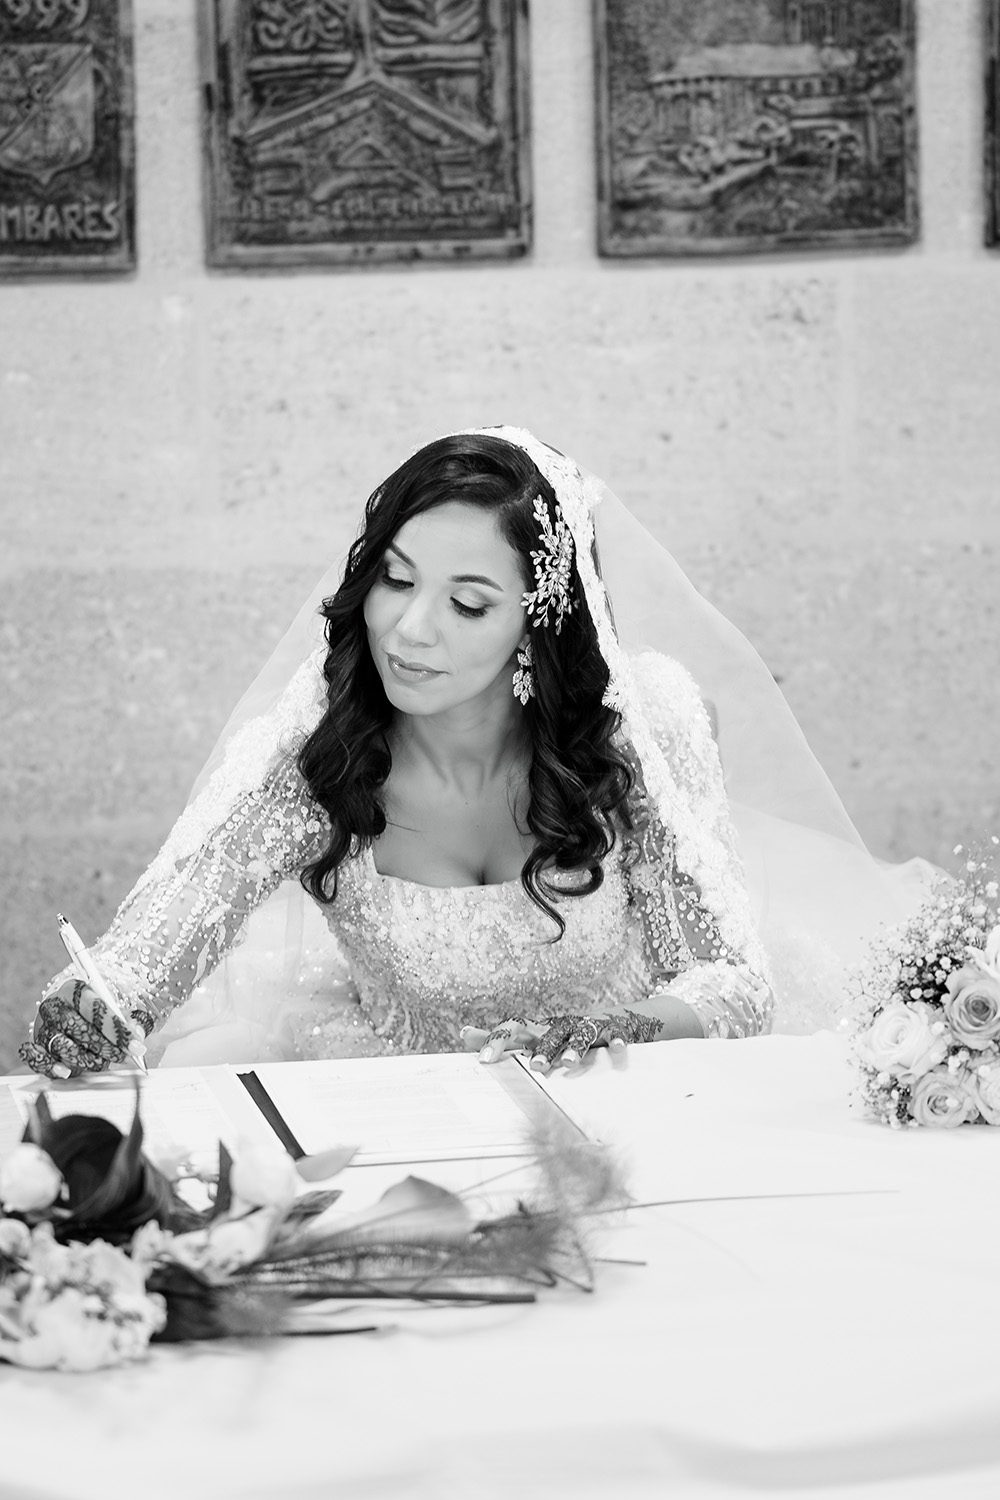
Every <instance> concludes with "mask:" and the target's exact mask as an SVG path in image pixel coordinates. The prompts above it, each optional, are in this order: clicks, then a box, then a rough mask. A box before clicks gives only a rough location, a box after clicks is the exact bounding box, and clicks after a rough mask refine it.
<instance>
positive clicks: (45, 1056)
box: [17, 1042, 73, 1078]
mask: <svg viewBox="0 0 1000 1500" xmlns="http://www.w3.org/2000/svg"><path fill="white" fill-rule="evenodd" d="M17 1051H18V1056H19V1057H20V1058H21V1060H22V1062H25V1063H27V1065H28V1067H29V1068H30V1069H31V1071H32V1072H33V1073H38V1074H40V1075H41V1076H42V1077H43V1078H72V1076H73V1070H72V1068H69V1067H67V1065H66V1064H65V1063H61V1062H57V1061H56V1060H55V1058H54V1057H53V1056H52V1055H51V1053H49V1052H47V1051H46V1049H45V1048H44V1047H40V1046H39V1045H38V1043H37V1042H22V1043H21V1045H20V1047H18V1049H17Z"/></svg>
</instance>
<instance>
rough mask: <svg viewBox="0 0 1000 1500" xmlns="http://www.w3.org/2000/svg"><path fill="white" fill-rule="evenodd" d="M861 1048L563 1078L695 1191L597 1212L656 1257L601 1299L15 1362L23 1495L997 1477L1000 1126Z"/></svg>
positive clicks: (18, 1478)
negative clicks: (888, 1096)
mask: <svg viewBox="0 0 1000 1500" xmlns="http://www.w3.org/2000/svg"><path fill="white" fill-rule="evenodd" d="M843 1050H844V1049H843V1043H842V1042H841V1041H839V1040H838V1039H836V1038H834V1037H832V1036H828V1035H823V1034H821V1035H818V1036H815V1037H770V1038H762V1039H756V1040H752V1041H745V1042H742V1041H741V1042H732V1043H714V1042H713V1043H710V1044H706V1043H701V1042H673V1043H663V1044H659V1045H651V1046H647V1047H642V1048H635V1049H632V1051H631V1052H630V1054H629V1056H628V1057H627V1059H626V1060H625V1062H624V1063H623V1064H614V1063H613V1062H612V1060H611V1059H610V1058H609V1057H608V1056H607V1055H602V1056H601V1057H599V1058H598V1059H597V1061H596V1063H595V1065H594V1066H593V1067H592V1068H590V1069H588V1070H587V1071H586V1072H585V1073H584V1074H583V1075H582V1076H578V1077H572V1078H570V1077H566V1078H557V1079H554V1080H553V1081H552V1082H551V1084H550V1090H551V1092H552V1094H553V1096H554V1097H556V1098H557V1099H559V1100H560V1101H561V1102H563V1103H564V1104H565V1106H566V1107H567V1109H568V1110H570V1111H571V1112H572V1113H573V1114H575V1115H577V1116H578V1117H580V1118H582V1119H584V1120H585V1121H586V1122H587V1123H588V1124H589V1125H590V1126H591V1127H592V1128H593V1129H594V1130H596V1131H597V1132H599V1133H600V1134H601V1135H602V1136H604V1137H605V1138H606V1139H609V1140H613V1141H615V1142H616V1143H617V1145H618V1148H619V1150H620V1153H621V1155H622V1156H623V1158H625V1159H626V1161H627V1163H628V1165H629V1167H630V1172H631V1179H632V1184H633V1189H634V1191H635V1193H636V1196H637V1197H638V1198H640V1199H641V1200H642V1201H647V1202H651V1201H654V1200H655V1201H661V1200H672V1201H671V1202H670V1203H668V1204H664V1206H660V1207H655V1208H644V1209H639V1210H634V1211H632V1212H631V1213H630V1214H629V1215H627V1216H626V1217H625V1219H624V1220H623V1222H622V1223H621V1224H619V1225H618V1226H616V1227H614V1228H613V1229H612V1230H610V1231H607V1232H605V1233H604V1234H602V1235H601V1237H600V1238H599V1240H598V1241H597V1243H596V1244H595V1249H596V1251H597V1253H598V1254H600V1255H602V1256H605V1257H609V1258H616V1259H617V1260H619V1261H624V1260H634V1261H643V1262H645V1264H643V1265H629V1264H608V1263H604V1264H600V1265H598V1268H597V1269H598V1273H599V1274H598V1287H597V1291H596V1292H595V1293H594V1294H593V1295H591V1296H587V1295H583V1294H580V1293H578V1292H575V1291H572V1290H569V1289H567V1290H561V1291H558V1292H555V1293H545V1294H543V1295H542V1297H541V1299H540V1301H539V1302H538V1304H537V1305H535V1306H528V1307H514V1308H508V1309H486V1310H483V1311H477V1312H448V1313H437V1312H434V1313H427V1314H422V1315H418V1316H417V1317H415V1318H414V1319H412V1320H411V1321H409V1322H408V1323H406V1325H405V1326H403V1327H402V1328H401V1329H400V1330H399V1331H397V1332H395V1333H391V1334H380V1335H377V1336H364V1335H361V1336H357V1337H352V1338H330V1339H323V1338H304V1339H298V1340H295V1339H284V1340H277V1341H272V1342H270V1343H262V1344H257V1345H254V1346H252V1347H248V1346H247V1345H245V1344H243V1345H241V1344H237V1343H236V1342H233V1343H226V1344H224V1345H208V1344H206V1345H200V1346H192V1347H183V1348H182V1347H164V1348H160V1349H154V1351H153V1352H152V1354H151V1356H150V1358H149V1360H148V1361H147V1362H146V1363H144V1364H142V1365H138V1366H133V1367H130V1368H127V1369H123V1370H117V1371H110V1372H106V1373H103V1374H99V1375H91V1376H72V1375H63V1376H57V1375H36V1374H28V1373H25V1372H22V1371H18V1370H13V1369H9V1368H6V1367H0V1368H2V1373H0V1414H2V1416H0V1422H2V1432H3V1442H2V1446H0V1495H2V1496H3V1497H4V1500H7V1497H14V1496H20V1495H23V1496H25V1497H27V1496H30V1497H32V1500H51V1497H56V1496H58V1497H67V1500H69V1497H73V1500H91V1497H93V1500H112V1497H116V1496H118V1495H121V1496H126V1495H128V1496H133V1495H137V1494H138V1495H142V1496H143V1497H144V1500H155V1497H160V1496H164V1497H166V1496H170V1497H174V1496H183V1497H184V1500H195V1497H200V1496H203V1495H204V1496H213V1497H218V1500H223V1497H226V1496H236V1495H239V1496H245V1497H260V1500H284V1497H286V1496H288V1497H294V1496H303V1497H306V1496H308V1497H319V1496H327V1495H330V1496H333V1495H336V1496H337V1497H345V1500H346V1497H354V1496H357V1497H359V1500H360V1497H364V1500H382V1497H392V1500H397V1497H398V1500H403V1497H406V1500H423V1497H427V1500H441V1497H447V1500H451V1497H455V1500H458V1497H463V1500H465V1497H473V1500H478V1497H497V1500H499V1497H500V1496H503V1497H504V1500H508V1497H510V1496H511V1495H520V1496H525V1497H534V1496H545V1497H563V1496H565V1497H570V1496H572V1497H574V1500H610V1497H613V1500H618V1497H625V1500H630V1497H635V1500H638V1497H642V1500H646V1497H653V1496H656V1497H658V1500H659V1497H663V1496H665V1495H694V1496H713V1497H730V1496H743V1495H751V1496H752V1495H757V1496H759V1495H780V1496H783V1497H789V1500H791V1497H797V1496H815V1497H817V1500H818V1497H820V1496H824V1497H826V1496H830V1497H835V1500H840V1497H850V1500H952V1497H958V1500H965V1497H970V1496H976V1497H979V1496H982V1497H984V1500H985V1497H987V1496H989V1497H995V1496H997V1495H1000V1359H998V1350H1000V1296H998V1290H997V1283H998V1274H997V1261H998V1251H1000V1171H998V1168H1000V1131H997V1130H990V1129H986V1128H965V1129H961V1130H958V1131H952V1132H932V1131H916V1130H913V1131H901V1132H890V1131H887V1130H885V1129H884V1128H882V1127H879V1126H876V1125H874V1124H871V1123H868V1122H866V1121H864V1120H863V1119H862V1118H860V1116H859V1115H858V1114H856V1113H854V1112H852V1111H850V1110H849V1108H848V1093H849V1078H848V1075H847V1071H846V1068H845V1065H844V1060H843ZM472 1065H475V1063H474V1060H471V1059H470V1066H472ZM492 1166H493V1164H491V1167H492ZM394 1175H395V1176H398V1175H399V1173H398V1171H396V1172H395V1174H394ZM425 1175H427V1176H430V1177H432V1178H433V1177H434V1176H435V1175H436V1174H435V1172H434V1171H433V1170H432V1169H430V1168H428V1169H426V1171H425ZM438 1175H440V1174H438ZM755 1194H761V1195H775V1196H759V1197H752V1196H746V1197H742V1198H741V1197H737V1196H735V1195H755ZM784 1194H792V1195H795V1196H777V1195H784ZM805 1194H812V1196H802V1195H805ZM706 1197H710V1198H714V1199H715V1201H702V1202H692V1201H687V1200H692V1199H696V1198H702V1199H704V1198H706ZM678 1200H685V1201H678Z"/></svg>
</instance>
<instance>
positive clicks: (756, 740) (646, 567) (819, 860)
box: [141, 427, 923, 1043]
mask: <svg viewBox="0 0 1000 1500" xmlns="http://www.w3.org/2000/svg"><path fill="white" fill-rule="evenodd" d="M477 430H478V431H482V432H486V433H489V434H490V435H492V436H495V437H499V438H504V439H506V440H507V441H509V442H512V443H516V444H518V445H519V446H520V447H522V448H523V449H524V450H525V451H526V452H527V453H528V454H529V455H530V457H531V458H532V459H533V460H534V461H535V463H536V464H537V465H538V468H539V469H540V470H541V471H542V472H543V473H544V474H545V476H546V477H547V478H548V479H549V481H550V482H551V484H552V486H553V488H554V490H555V492H556V495H557V497H558V499H559V503H560V507H561V509H562V511H563V513H564V515H565V517H566V519H567V521H568V522H569V525H570V528H571V530H572V532H573V535H574V541H575V543H576V547H575V551H576V559H577V566H578V568H579V569H580V573H581V578H582V581H583V584H584V589H585V593H586V597H587V602H588V605H589V607H590V610H591V614H592V617H593V618H594V621H595V623H596V625H597V628H598V636H599V640H600V644H601V648H602V650H603V652H604V654H605V658H606V660H607V661H608V664H609V667H610V670H611V687H610V690H609V698H610V699H611V700H612V701H614V702H615V704H616V706H618V707H619V708H620V709H621V711H622V715H623V724H624V727H625V730H626V732H627V733H628V735H629V737H630V739H631V740H632V742H633V744H634V746H635V749H636V751H637V753H638V755H639V759H640V762H641V765H642V769H643V776H644V780H645V783H646V787H647V790H648V791H649V793H650V796H651V798H654V799H655V801H656V803H657V805H658V806H659V809H660V812H661V815H662V816H663V818H664V821H665V823H666V826H668V827H670V828H671V829H672V830H673V832H674V834H675V836H676V838H677V855H678V863H679V864H680V865H681V867H682V868H684V869H687V870H688V871H689V872H690V873H692V874H693V875H694V876H695V878H697V879H698V880H699V882H700V883H701V884H702V885H704V883H705V881H706V880H709V883H710V872H711V869H712V867H713V861H712V858H711V850H710V849H708V850H706V847H705V840H706V839H708V840H709V842H710V841H711V834H710V833H708V832H707V831H706V830H705V829H703V828H698V827H694V826H687V825H686V823H685V817H686V814H687V809H686V806H685V804H684V802H683V799H682V798H679V797H678V796H677V795H676V789H675V786H674V783H673V779H672V776H671V772H670V768H669V767H668V766H667V764H666V762H665V761H664V758H663V756H662V755H661V754H660V752H659V749H658V748H657V745H656V742H655V740H654V739H653V736H652V735H651V733H650V731H649V725H648V716H647V713H646V711H645V706H644V703H643V696H642V687H641V681H640V679H639V678H638V677H637V675H636V673H635V672H634V671H633V667H632V662H633V660H634V658H635V657H636V656H637V655H638V654H639V653H642V652H645V651H654V652H657V653H660V654H661V655H662V656H665V657H667V658H669V659H672V660H673V661H676V662H679V663H680V664H681V665H682V666H683V667H684V668H686V669H687V672H689V673H690V674H691V676H692V677H693V678H694V680H695V682H696V684H697V685H698V688H699V690H700V692H701V694H702V696H703V698H704V699H706V700H707V701H709V702H710V703H711V704H712V705H713V707H714V711H715V715H716V718H717V724H718V736H717V737H718V744H719V752H720V756H721V760H722V765H723V772H724V776H725V784H726V791H727V794H728V797H729V801H730V808H731V811H732V816H733V822H734V825H735V828H736V833H737V844H738V848H739V852H740V854H741V856H742V860H743V864H744V868H745V871H746V875H747V885H748V890H749V896H750V905H751V908H752V914H753V915H752V920H753V922H754V923H755V925H756V929H757V932H758V933H759V935H760V938H761V940H762V942H763V945H764V949H765V950H766V953H767V964H765V965H764V967H767V966H768V964H769V967H770V969H771V972H772V975H773V978H774V987H775V995H776V1010H775V1025H776V1029H779V1030H811V1029H814V1028H815V1027H816V1026H821V1025H831V1024H833V1022H834V1020H835V1010H836V1006H837V1002H838V999H839V996H840V993H841V989H842V983H843V977H844V971H845V967H846V966H847V965H849V964H851V963H853V962H855V961H856V960H857V959H858V958H859V957H860V956H861V953H862V952H863V948H864V945H865V943H866V941H867V940H868V938H869V937H870V936H872V935H873V934H874V932H875V930H876V929H877V927H878V926H879V925H880V924H882V923H891V922H896V921H899V920H901V919H902V918H903V917H904V916H905V915H906V914H907V912H908V911H909V910H910V909H911V908H912V905H913V902H914V899H915V896H916V894H917V893H918V891H919V889H920V887H921V885H922V879H923V875H922V871H921V869H920V868H919V862H913V863H912V864H911V866H904V867H887V866H884V865H882V864H880V863H879V862H878V861H876V860H875V859H874V858H873V857H872V856H871V855H870V854H869V852H868V851H867V850H866V848H865V846H864V843H863V841H862V839H861V837H860V835H859V834H858V832H857V830H856V829H855V827H854V825H853V823H852V822H851V820H850V818H849V816H848V814H847V812H846V810H845V808H844V807H843V804H842V803H841V801H840V799H839V797H838V796H837V793H836V792H835V790H834V788H833V786H832V785H831V783H830V781H829V780H828V778H827V776H826V775H825V773H824V771H823V770H822V768H821V766H820V765H819V762H818V761H817V760H816V757H815V756H814V755H813V753H812V751H811V750H810V749H809V746H808V745H807V743H806V741H805V738H804V736H803V734H802V731H801V729H800V728H799V725H798V723H797V721H796V719H795V717H794V715H793V714H792V712H791V710H790V709H789V707H788V704H787V703H786V701H785V699H784V697H783V695H782V693H781V691H780V689H779V688H778V686H777V685H776V683H775V682H774V679H773V678H772V676H771V674H770V672H769V671H768V669H767V667H766V666H765V665H764V663H763V661H762V660H761V658H760V657H759V656H758V654H757V652H756V651H755V650H754V648H753V647H752V646H751V645H750V643H749V641H747V640H746V638H745V637H744V636H743V635H742V634H741V633H740V632H739V631H738V630H737V629H736V628H735V626H733V625H732V624H731V623H730V622H729V621H728V620H726V619H725V617H724V616H723V615H721V614H720V613H719V612H718V611H717V610H716V609H715V608H714V607H713V606H712V605H711V604H709V603H708V601H707V600H705V599H704V598H703V597H702V596H701V595H700V594H699V593H698V592H697V590H696V589H695V588H694V587H693V585H692V584H691V583H690V581H689V580H688V578H687V577H686V575H685V574H684V572H683V571H682V569H681V568H680V566H679V565H678V563H677V562H676V561H675V559H674V558H673V556H672V555H671V554H670V553H669V552H668V551H667V550H666V548H664V547H663V546H662V545H661V544H660V543H659V542H657V541H656V540H655V538H654V537H653V536H651V535H650V533H649V532H648V531H647V530H646V529H645V528H644V527H643V526H642V525H641V524H640V523H639V522H638V521H637V520H636V519H635V517H634V516H633V515H632V514H631V513H630V512H629V510H628V509H627V507H626V506H625V505H624V504H623V503H622V502H621V501H620V500H619V499H618V498H617V497H616V496H615V495H613V494H612V493H611V491H610V490H609V489H608V488H607V486H605V485H604V484H603V483H602V482H601V481H600V480H599V479H597V478H596V477H594V476H592V475H589V474H586V473H585V472H583V471H581V470H580V469H579V468H578V467H577V466H576V465H575V464H574V463H573V462H572V461H571V460H570V459H568V458H566V457H565V456H564V455H562V454H560V453H558V452H557V451H556V450H554V449H552V448H550V447H548V446H547V445H546V444H544V443H542V442H540V441H539V440H538V439H537V438H535V437H533V436H532V434H530V433H528V432H525V431H523V430H521V429H518V428H508V427H493V428H486V429H477ZM595 529H596V540H597V552H598V556H599V559H600V569H601V576H600V577H599V576H598V574H597V572H596V570H595V568H594V565H593V562H592V553H591V545H590V543H591V540H592V538H593V533H594V530H595ZM351 540H353V537H345V538H344V543H343V546H342V547H341V548H340V549H339V555H338V557H337V559H336V561H335V562H334V564H333V565H332V566H331V567H330V568H329V569H328V570H327V571H326V573H324V575H323V577H322V578H320V579H319V581H318V583H317V584H316V586H315V588H314V589H313V590H312V592H311V593H310V595H309V597H308V599H307V600H306V602H305V604H304V605H303V607H302V609H301V610H300V612H299V614H298V615H297V617H296V619H295V620H294V622H293V623H292V625H291V627H290V628H289V630H288V631H287V632H286V634H285V636H284V637H283V638H282V640H281V642H280V643H279V645H278V647H277V648H276V650H275V651H274V653H273V655H272V656H271V658H270V660H269V661H268V662H267V664H266V665H265V667H264V668H263V670H262V671H261V673H260V675H259V676H258V677H257V679H256V680H255V681H254V683H253V684H252V685H251V687H250V688H249V689H248V691H247V692H246V694H245V695H244V697H243V698H242V700H241V701H240V703H239V704H238V705H237V707H236V709H235V711H234V713H233V714H232V715H231V717H230V719H229V721H228V723H227V724H226V726H225V729H224V730H223V733H222V735H221V736H220V738H219V741H218V743H217V744H216V746H215V749H214V750H213V752H212V754H211V756H210V757H209V760H208V761H207V763H206V765H205V767H204V768H203V770H202V772H201V773H200V775H199V777H198V780H197V781H196V783H195V787H194V789H193V792H192V796H191V800H190V801H189V803H188V806H187V808H186V810H185V812H184V813H183V815H182V816H181V818H180V819H179V820H178V822H177V824H176V825H175V827H174V829H173V830H172V832H171V834H170V837H169V838H168V840H167V843H166V844H165V846H164V848H163V849H162V850H161V851H160V854H159V855H158V856H157V858H156V860H154V862H153V864H152V865H151V866H150V868H149V870H147V872H146V874H145V875H144V876H143V878H142V882H141V884H145V883H146V881H148V880H151V879H153V878H154V877H155V876H156V874H157V873H158V872H162V871H163V870H164V869H166V868H168V867H169V866H170V865H172V864H173V863H174V861H175V860H177V859H179V858H181V857H183V856H184V855H186V854H188V853H190V852H191V851H192V850H193V849H195V848H196V847H197V846H198V844H199V843H200V842H201V841H202V839H204V837H205V836H206V835H207V834H208V833H209V832H210V830H211V829H212V828H213V827H215V826H217V824H218V823H219V822H220V821H221V820H223V819H224V818H225V816H226V813H227V811H228V810H229V809H230V808H231V807H232V806H233V805H234V804H235V802H236V801H237V799H238V798H239V797H240V796H241V795H242V794H243V793H244V792H245V791H247V790H249V789H251V788H252V787H254V786H256V785H258V784H259V783H260V781H261V780H262V779H263V777H264V776H265V775H266V774H267V771H268V769H269V768H270V766H271V765H272V764H273V763H274V761H275V760H276V759H277V757H278V755H279V754H280V753H282V752H283V751H284V750H287V747H288V746H289V744H291V743H293V742H294V739H295V737H296V736H300V735H301V734H302V733H303V732H305V731H308V730H309V729H311V728H312V727H313V725H314V724H315V723H316V721H317V720H318V718H319V716H320V715H321V713H322V711H323V707H324V683H323V679H322V675H321V667H322V660H323V656H324V652H325V643H324V639H323V629H322V626H323V621H322V619H321V617H320V616H319V613H318V610H319V605H320V603H321V601H322V600H323V599H324V598H326V597H327V596H329V595H330V594H333V593H334V592H335V591H336V589H337V587H338V585H339V582H340V578H341V575H342V570H343V563H344V558H345V556H346V552H347V547H348V546H349V544H350V542H351ZM602 579H603V582H602ZM609 599H610V601H611V604H610V605H609V602H608V601H609ZM612 610H613V623H612ZM704 894H705V896H706V898H707V900H708V904H709V905H711V906H712V907H713V909H714V910H715V912H716V915H717V917H718V918H719V920H720V926H721V929H722V932H723V936H725V935H726V928H727V924H729V925H731V926H734V927H737V928H738V927H741V926H742V924H743V922H744V919H745V918H748V917H749V912H746V913H745V912H743V911H740V910H722V909H721V906H722V905H723V904H724V903H721V902H720V900H719V899H716V900H715V901H713V900H712V892H711V891H705V892H704ZM730 898H731V892H730ZM728 904H729V905H730V906H732V905H733V904H734V903H733V901H732V899H730V901H729V903H728ZM735 905H736V906H739V898H737V899H736V901H735ZM743 946H744V947H745V946H746V945H745V944H744V945H743ZM345 977H346V974H345V969H344V965H343V962H342V960H341V958H340V956H339V954H338V952H337V950H336V946H335V943H334V940H333V938H332V937H331V935H330V933H329V930H328V928H327V926H326V924H325V922H324V921H323V920H322V918H321V916H320V915H319V914H318V912H317V911H316V910H315V907H314V906H313V903H312V902H311V901H309V900H308V898H306V896H305V894H304V892H303V891H302V889H301V887H300V886H299V885H298V884H297V883H296V882H290V881H289V882H285V883H284V884H283V885H282V886H281V887H280V888H279V890H278V891H277V892H275V894H274V895H273V896H272V897H271V898H270V899H269V900H268V901H266V902H265V903H264V905H263V906H262V907H261V908H259V909H258V910H257V911H256V912H255V913H253V915H252V916H251V918H250V919H249V921H248V923H247V927H246V931H245V934H244V937H243V940H242V941H241V943H240V944H239V946H238V947H237V949H236V950H235V951H234V952H233V953H231V954H230V956H229V957H228V958H227V959H226V960H224V962H223V963H222V964H221V965H220V967H219V968H218V969H217V970H216V971H215V973H214V974H213V975H211V976H210V977H209V979H208V980H206V981H205V982H203V984H202V985H201V986H200V987H199V989H198V990H197V991H196V992H195V994H194V996H193V997H192V999H191V1000H189V1001H188V1002H186V1004H184V1005H182V1006H181V1007H180V1008H179V1010H178V1011H177V1012H175V1013H174V1015H173V1016H172V1017H171V1018H170V1020H169V1021H168V1023H167V1026H166V1027H165V1028H164V1031H163V1033H162V1039H163V1042H164V1043H166V1042H168V1041H169V1040H171V1038H172V1037H174V1036H177V1035H183V1034H186V1033H187V1032H189V1031H191V1030H192V1029H199V1028H200V1027H201V1026H204V1025H209V1024H218V1023H219V1021H220V1020H225V1019H229V1018H232V1017H233V1016H234V1015H236V1016H239V1017H240V1018H241V1019H245V1020H249V1022H250V1023H251V1024H253V1025H255V1026H257V1027H259V1028H262V1029H263V1030H264V1031H265V1032H267V1031H268V1030H269V1029H272V1028H273V1027H275V1026H277V1025H278V1024H279V1023H280V1017H281V1014H282V1012H283V1011H287V1009H288V1007H289V1006H293V1007H294V1006H295V1005H296V1004H299V1003H305V1001H306V997H307V996H309V995H322V993H323V992H324V991H325V990H328V989H329V987H330V985H331V984H334V983H336V982H337V981H338V979H343V978H345ZM498 1019H499V1018H498Z"/></svg>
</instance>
